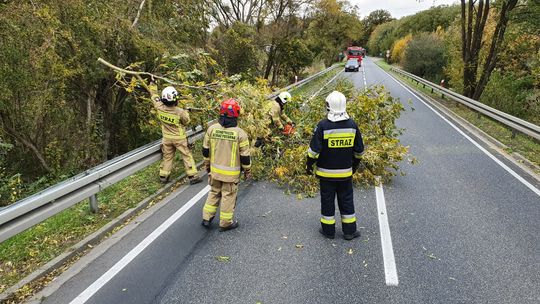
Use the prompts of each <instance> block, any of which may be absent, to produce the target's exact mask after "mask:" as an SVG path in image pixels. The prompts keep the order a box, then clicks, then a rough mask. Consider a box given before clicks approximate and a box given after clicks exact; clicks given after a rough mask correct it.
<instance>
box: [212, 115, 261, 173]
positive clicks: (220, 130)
mask: <svg viewBox="0 0 540 304" xmlns="http://www.w3.org/2000/svg"><path fill="white" fill-rule="evenodd" d="M205 149H206V150H207V151H209V155H208V157H205V160H207V161H210V173H211V174H212V179H216V180H219V181H222V182H229V183H230V182H234V183H237V182H238V181H239V180H240V167H242V168H243V169H244V170H249V169H250V168H251V160H250V156H249V138H248V136H247V134H246V132H245V131H244V130H242V129H241V128H239V127H231V128H224V127H223V126H222V125H220V124H219V123H216V124H214V125H212V126H210V127H209V128H208V130H207V131H206V134H205V136H204V142H203V151H204V150H205ZM203 154H204V152H203Z"/></svg>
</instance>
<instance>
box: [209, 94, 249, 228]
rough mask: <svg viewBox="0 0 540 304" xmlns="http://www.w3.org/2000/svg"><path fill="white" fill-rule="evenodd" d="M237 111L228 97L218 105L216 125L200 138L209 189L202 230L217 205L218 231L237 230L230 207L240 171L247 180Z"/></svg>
mask: <svg viewBox="0 0 540 304" xmlns="http://www.w3.org/2000/svg"><path fill="white" fill-rule="evenodd" d="M240 111H241V108H240V105H239V104H238V102H237V101H236V100H234V99H232V98H231V99H227V100H224V101H223V102H221V106H220V116H219V123H217V124H214V125H212V126H210V127H209V128H208V130H207V131H206V134H205V136H204V142H203V156H204V163H205V167H206V171H207V172H208V173H209V183H210V187H211V189H210V192H209V193H208V198H207V200H206V203H205V205H204V207H203V221H202V225H203V226H204V227H206V228H210V225H211V222H212V220H213V219H214V217H215V215H216V213H217V208H218V206H220V205H221V208H220V213H219V230H220V231H227V230H231V229H235V228H237V227H238V221H236V220H234V208H235V206H236V196H237V193H238V182H239V181H240V172H241V171H242V170H243V171H244V174H245V177H246V179H248V178H250V177H251V158H250V155H249V149H250V146H249V138H248V136H247V134H246V132H245V131H244V130H242V129H241V128H239V127H238V126H237V125H238V116H239V115H240Z"/></svg>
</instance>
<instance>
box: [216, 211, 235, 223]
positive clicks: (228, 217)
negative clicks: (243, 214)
mask: <svg viewBox="0 0 540 304" xmlns="http://www.w3.org/2000/svg"><path fill="white" fill-rule="evenodd" d="M219 219H220V220H225V221H230V220H232V219H233V213H232V212H220V214H219Z"/></svg>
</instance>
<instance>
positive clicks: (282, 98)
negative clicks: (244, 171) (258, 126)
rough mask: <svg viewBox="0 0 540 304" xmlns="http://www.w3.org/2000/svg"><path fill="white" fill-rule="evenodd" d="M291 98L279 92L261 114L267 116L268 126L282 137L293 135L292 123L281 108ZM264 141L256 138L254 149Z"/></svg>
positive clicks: (289, 95)
mask: <svg viewBox="0 0 540 304" xmlns="http://www.w3.org/2000/svg"><path fill="white" fill-rule="evenodd" d="M291 98H292V96H291V94H290V93H289V92H281V93H279V94H278V96H276V98H275V99H273V100H269V101H268V102H267V103H266V104H265V106H264V108H263V112H264V113H266V115H267V116H268V126H270V125H271V124H273V125H274V126H275V127H276V128H277V129H278V130H279V131H280V132H281V133H283V134H284V135H287V136H288V135H292V134H293V133H294V128H293V126H294V123H293V121H292V120H291V119H290V118H289V116H287V114H285V112H284V111H283V108H284V107H285V104H286V103H287V102H289V101H290V100H291ZM263 143H264V139H263V138H262V137H259V138H257V140H256V141H255V144H254V146H255V147H256V148H258V147H260V146H262V145H263Z"/></svg>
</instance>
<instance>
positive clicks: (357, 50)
mask: <svg viewBox="0 0 540 304" xmlns="http://www.w3.org/2000/svg"><path fill="white" fill-rule="evenodd" d="M346 55H347V60H349V59H353V58H357V59H358V61H359V62H362V58H364V57H366V49H364V48H363V47H359V46H350V47H348V48H347V51H346Z"/></svg>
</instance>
